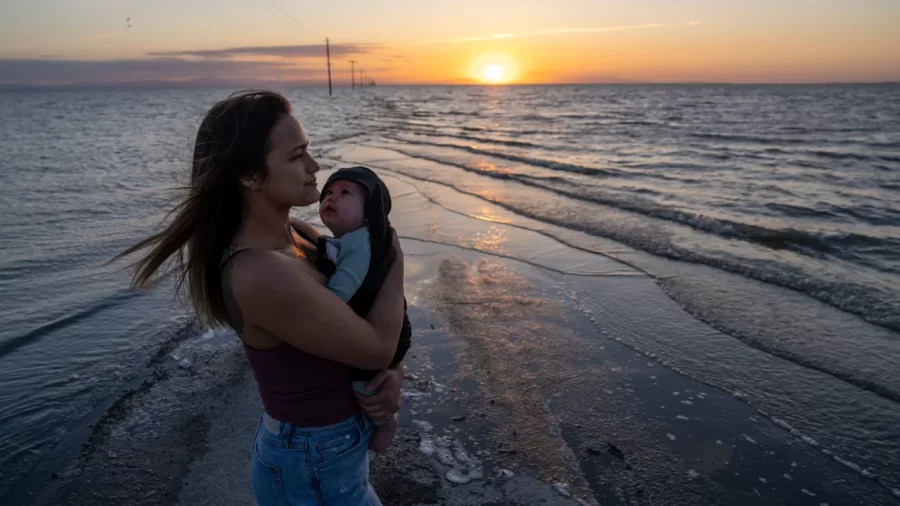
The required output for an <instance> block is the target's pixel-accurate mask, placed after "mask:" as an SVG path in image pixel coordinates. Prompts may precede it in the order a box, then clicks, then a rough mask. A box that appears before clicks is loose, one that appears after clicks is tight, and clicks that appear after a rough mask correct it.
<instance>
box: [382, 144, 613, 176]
mask: <svg viewBox="0 0 900 506" xmlns="http://www.w3.org/2000/svg"><path fill="white" fill-rule="evenodd" d="M385 138H387V139H391V140H393V141H396V142H401V143H404V144H413V145H419V146H435V147H441V148H454V149H459V150H462V151H468V152H469V153H473V154H478V155H485V156H490V157H492V158H500V159H503V160H508V161H511V162H519V163H524V164H527V165H534V166H538V167H543V168H546V169H551V170H559V171H564V172H571V173H573V174H584V175H589V176H598V175H599V176H612V175H615V173H614V172H613V171H611V170H608V169H601V168H598V167H585V166H583V165H574V164H571V163H563V162H555V161H552V160H541V159H537V158H530V157H527V156H518V155H511V154H508V153H500V152H496V151H488V150H485V149H478V148H476V147H472V146H454V145H448V144H441V143H439V142H428V141H414V140H409V139H402V138H397V137H385ZM410 156H418V155H410ZM419 158H421V157H419ZM435 161H437V160H435ZM439 163H444V162H442V161H441V162H439Z"/></svg>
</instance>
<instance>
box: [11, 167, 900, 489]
mask: <svg viewBox="0 0 900 506" xmlns="http://www.w3.org/2000/svg"><path fill="white" fill-rule="evenodd" d="M386 179H387V181H388V184H389V186H391V188H392V193H393V194H394V200H395V203H396V204H395V206H396V208H398V209H400V208H402V209H404V213H403V214H400V215H398V216H396V217H394V221H395V225H396V226H397V228H398V230H400V231H401V233H403V235H404V236H405V237H406V238H405V239H404V240H403V247H404V252H405V254H406V256H407V258H408V260H407V273H406V274H407V289H408V293H407V299H408V301H409V303H410V318H411V319H412V320H413V322H412V323H413V327H414V332H415V334H414V338H413V339H414V340H413V348H412V350H411V351H410V353H409V355H408V358H407V371H408V379H407V381H406V384H405V391H404V398H405V402H404V406H403V408H402V411H401V418H400V423H401V428H400V431H399V433H398V437H397V440H396V442H395V448H394V449H393V450H392V452H391V453H389V454H388V455H386V456H378V457H377V458H374V459H373V461H372V474H371V479H372V482H373V484H374V486H375V487H376V490H377V491H378V492H379V495H380V496H381V497H382V500H384V501H385V502H386V504H409V505H418V504H423V505H425V504H485V505H488V504H522V505H529V504H578V501H579V500H580V501H584V502H586V503H588V504H594V503H599V504H661V503H662V504H725V503H727V504H811V505H814V506H816V505H821V504H828V505H829V506H835V505H838V504H857V503H859V502H860V501H861V500H864V501H865V502H866V503H867V504H894V503H895V502H896V500H897V497H900V492H893V493H892V492H891V491H890V490H888V489H887V488H886V487H885V486H883V485H881V484H879V483H878V482H877V481H875V480H873V479H869V478H866V477H865V476H864V475H863V474H864V473H861V472H855V471H852V470H851V469H849V468H848V467H846V465H845V464H844V463H842V462H840V461H839V460H837V459H838V456H831V455H829V454H828V453H826V452H827V451H828V450H827V449H826V450H823V448H821V447H818V446H815V445H810V444H806V443H804V442H803V441H802V440H801V438H800V437H799V436H795V435H793V434H792V433H791V430H790V429H789V428H788V427H790V425H787V422H784V421H783V420H781V419H778V418H776V419H769V418H768V415H767V416H763V415H761V414H760V411H761V410H762V409H763V407H761V406H758V405H750V404H748V403H747V396H746V394H744V393H741V392H739V389H732V388H730V387H729V385H727V384H726V385H719V386H716V387H712V386H710V383H709V382H707V381H703V378H697V377H695V376H693V374H692V372H693V371H692V370H691V369H690V366H691V364H692V363H693V362H697V361H700V362H703V361H704V360H705V359H704V358H703V356H702V355H701V354H700V352H702V351H704V350H706V349H707V348H709V349H721V350H725V351H726V352H727V353H724V354H723V355H721V356H722V357H723V359H727V360H726V362H727V361H728V360H732V357H734V356H744V355H746V356H747V357H749V358H747V359H746V360H748V361H749V362H750V363H753V364H754V368H753V369H750V370H746V371H741V370H739V369H727V368H725V369H723V371H724V372H725V373H728V374H734V375H736V376H740V375H741V374H746V375H758V374H766V375H771V376H772V377H773V385H776V386H777V385H779V383H778V378H779V377H780V376H779V374H782V373H783V371H784V370H787V371H796V370H800V368H799V367H798V366H795V365H790V364H788V363H784V362H783V361H781V360H780V359H777V358H774V357H770V356H767V355H764V354H763V353H761V352H759V351H758V350H755V349H753V348H750V347H749V346H747V345H745V344H743V343H740V342H739V341H737V340H735V339H734V338H731V337H730V336H727V335H725V334H722V333H721V332H719V331H716V330H715V329H713V328H712V327H710V326H709V325H707V324H705V323H702V322H700V321H699V320H696V319H695V318H694V317H693V316H690V315H689V314H687V313H686V312H685V311H684V310H683V308H681V307H680V306H679V305H678V304H677V303H675V302H674V301H673V300H672V299H670V298H669V297H668V296H666V295H665V293H664V292H663V290H662V289H661V287H660V286H659V284H658V283H659V282H660V281H661V280H656V279H652V278H651V277H648V276H647V275H646V274H644V273H641V272H639V271H637V270H635V269H633V268H631V267H629V266H627V265H625V264H623V263H620V262H618V261H616V260H614V259H613V258H611V257H609V256H602V255H598V254H595V253H591V252H590V251H589V250H587V249H586V248H585V249H574V248H571V247H569V246H567V245H565V244H564V243H562V242H560V241H557V240H555V239H553V238H550V237H549V236H546V235H542V234H541V232H540V231H534V230H528V229H522V228H515V226H516V224H512V225H513V226H506V225H505V224H504V222H503V220H504V216H503V215H502V214H499V213H498V212H497V211H496V210H495V209H494V208H491V207H490V206H479V207H474V206H473V204H471V201H467V200H466V199H467V198H468V197H464V196H459V195H453V194H448V195H443V196H441V197H442V198H449V199H457V200H458V202H457V203H458V204H459V205H462V206H469V207H470V208H471V209H473V211H475V212H477V213H479V214H480V215H481V217H482V218H481V219H476V218H473V217H470V216H468V215H466V214H463V213H459V214H453V212H451V211H448V210H445V209H444V208H442V207H438V204H436V203H435V202H430V201H429V199H428V197H429V195H431V194H429V195H424V194H423V193H422V192H421V190H419V189H416V188H413V187H411V186H410V185H409V184H407V183H405V182H404V181H403V180H402V179H400V178H397V177H394V176H390V177H387V178H386ZM429 191H431V190H429ZM431 196H433V195H431ZM491 217H493V218H495V220H491V221H489V220H488V218H491ZM662 281H665V280H662ZM660 336H662V337H664V339H662V340H659V337H660ZM678 346H683V347H681V348H679V347H678ZM151 365H152V366H153V367H151V371H150V372H149V374H150V375H151V376H152V377H153V380H154V381H153V382H151V383H150V384H148V386H147V388H143V389H139V391H138V392H136V393H135V394H134V395H132V396H129V397H128V398H126V399H121V400H119V401H117V402H116V403H115V405H116V406H117V412H116V413H109V412H108V413H107V414H106V415H104V417H103V420H104V421H106V422H109V423H104V422H101V423H100V424H99V427H95V428H94V431H95V432H97V431H101V432H102V434H103V437H100V438H98V439H97V440H96V441H95V444H93V446H92V447H91V448H90V450H89V451H87V452H83V453H81V454H80V457H79V459H78V460H77V461H76V462H75V463H74V465H73V466H72V467H67V468H62V469H57V470H55V471H54V472H55V473H56V478H55V479H53V478H51V477H50V476H49V475H48V476H37V477H36V478H35V479H34V480H32V483H35V484H40V483H42V482H43V483H44V484H45V485H47V486H40V487H38V486H36V487H35V488H34V490H40V491H41V492H42V493H43V495H39V496H34V497H32V496H25V495H19V496H14V497H11V499H16V498H19V499H22V500H23V501H27V503H31V504H56V503H59V502H65V503H66V504H73V505H106V504H121V503H123V501H127V502H128V503H129V504H147V505H149V504H185V505H189V504H205V503H215V504H223V505H229V504H235V505H237V504H252V494H251V491H250V487H249V463H250V451H251V450H250V448H251V443H252V440H253V436H254V433H255V429H256V425H257V423H258V419H259V415H260V413H261V406H260V404H259V400H258V394H257V392H256V388H255V384H254V382H253V378H252V374H251V373H250V371H249V368H248V367H247V364H246V362H245V360H244V357H243V355H242V354H241V352H240V348H239V346H238V342H237V340H236V339H235V337H234V336H233V334H230V333H206V334H203V335H202V336H200V337H199V338H197V339H192V340H187V341H185V342H181V343H176V344H175V345H174V346H173V347H172V348H171V349H167V350H165V352H164V353H163V354H162V356H160V360H159V361H158V363H155V364H151ZM700 366H701V367H702V368H704V369H710V370H712V369H715V368H717V367H721V366H722V365H721V364H717V363H706V362H703V363H701V364H700ZM792 374H795V373H792ZM818 378H820V376H818V375H816V374H815V373H809V379H808V380H804V381H809V382H815V381H818ZM787 386H788V385H782V386H781V388H787ZM800 386H803V383H802V382H801V385H800ZM750 394H752V395H757V396H758V395H762V394H764V392H750ZM460 417H464V418H460ZM776 420H778V421H781V422H782V423H783V424H779V423H778V422H777V421H776ZM785 425H787V427H786V426H785ZM104 427H105V428H104ZM851 464H852V463H851ZM861 471H865V469H861ZM48 474H49V473H48ZM129 484H130V485H133V486H129ZM20 502H22V501H20Z"/></svg>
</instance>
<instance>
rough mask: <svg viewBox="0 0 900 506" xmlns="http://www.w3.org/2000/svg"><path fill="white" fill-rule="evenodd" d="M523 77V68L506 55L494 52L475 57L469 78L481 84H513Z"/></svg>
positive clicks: (471, 63) (470, 64) (471, 61)
mask: <svg viewBox="0 0 900 506" xmlns="http://www.w3.org/2000/svg"><path fill="white" fill-rule="evenodd" d="M521 76H522V66H521V65H520V64H519V62H517V61H516V60H515V59H514V58H512V57H511V56H510V55H508V54H506V53H502V52H499V51H492V52H488V53H481V54H479V55H475V56H473V58H472V60H470V62H469V78H470V79H471V80H472V81H474V82H477V83H481V84H511V83H516V82H518V81H519V79H520V78H521Z"/></svg>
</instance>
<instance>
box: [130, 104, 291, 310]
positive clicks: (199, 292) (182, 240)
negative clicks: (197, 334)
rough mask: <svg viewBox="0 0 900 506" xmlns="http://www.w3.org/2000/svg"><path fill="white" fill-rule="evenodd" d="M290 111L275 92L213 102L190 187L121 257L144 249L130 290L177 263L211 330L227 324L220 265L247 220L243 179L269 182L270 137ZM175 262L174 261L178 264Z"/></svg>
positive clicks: (180, 281)
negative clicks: (161, 223) (160, 225)
mask: <svg viewBox="0 0 900 506" xmlns="http://www.w3.org/2000/svg"><path fill="white" fill-rule="evenodd" d="M290 111H291V106H290V104H289V103H288V101H287V99H285V98H284V97H283V96H282V95H280V94H279V93H276V92H272V91H258V90H251V91H242V92H237V93H234V94H232V95H231V96H230V97H228V98H226V99H225V100H222V101H221V102H219V103H217V104H216V105H214V106H213V107H212V108H211V109H210V110H209V111H208V112H207V113H206V115H205V116H204V118H203V122H202V123H201V124H200V128H199V130H198V131H197V140H196V142H195V143H194V156H193V161H192V164H191V183H190V185H189V186H188V187H187V188H186V189H185V194H184V195H183V196H182V197H181V198H180V199H179V202H178V204H177V205H176V206H175V207H174V209H172V210H171V211H170V212H169V213H168V215H167V217H166V219H167V220H169V218H171V219H170V220H169V222H168V225H167V226H166V227H165V228H164V229H163V230H161V231H160V232H157V233H155V234H153V235H151V236H150V237H148V238H146V239H144V240H142V241H140V242H138V243H137V244H135V245H133V246H131V247H130V248H128V249H127V250H125V252H123V253H122V254H120V255H119V256H117V257H116V259H119V258H122V257H124V256H127V255H130V254H133V253H136V252H138V251H143V250H146V252H145V253H144V255H143V257H142V258H140V259H139V260H138V261H137V262H135V263H134V264H133V265H132V266H131V267H132V269H133V272H134V276H133V278H132V282H131V284H132V287H134V288H140V287H149V286H151V285H152V284H153V283H154V281H156V279H157V278H158V277H159V275H160V271H161V270H162V269H163V266H165V265H166V264H167V263H168V262H170V261H174V264H175V265H174V267H175V274H176V275H178V283H177V289H178V290H179V291H180V292H181V291H184V290H185V282H187V290H186V291H187V294H188V296H189V299H190V301H191V303H192V304H193V306H194V310H195V311H196V312H197V315H198V316H199V317H200V319H201V320H203V321H204V322H206V323H208V324H211V325H228V324H229V323H230V322H229V317H228V312H227V310H226V309H225V301H224V298H223V293H222V276H221V262H222V257H223V255H224V254H225V251H226V250H227V249H228V247H229V246H230V245H231V243H232V241H233V240H234V236H235V234H236V233H237V231H238V227H239V226H240V222H241V217H242V215H243V202H242V198H241V180H242V179H251V180H253V179H264V178H265V177H266V173H267V171H266V155H267V153H268V151H269V145H268V139H269V134H270V132H271V131H272V128H273V127H274V126H275V124H276V123H277V121H278V119H279V118H280V117H281V116H282V115H284V114H289V113H290ZM173 257H174V259H173Z"/></svg>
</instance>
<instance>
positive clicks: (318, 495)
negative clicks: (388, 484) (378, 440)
mask: <svg viewBox="0 0 900 506" xmlns="http://www.w3.org/2000/svg"><path fill="white" fill-rule="evenodd" d="M374 431H375V426H374V425H373V424H372V421H371V420H370V419H369V417H368V416H366V415H364V414H362V413H360V414H358V415H355V416H352V417H350V418H348V419H346V420H344V421H342V422H338V423H336V424H334V425H328V426H325V427H297V426H294V425H291V424H289V423H284V422H279V421H277V420H275V419H274V418H272V417H270V416H269V415H268V414H266V413H264V414H263V417H262V420H260V423H259V427H258V428H257V430H256V441H255V442H254V443H253V466H252V472H251V481H252V483H253V495H254V496H256V502H257V503H258V504H259V506H270V505H292V506H306V505H317V506H318V505H321V506H381V501H379V500H378V496H376V495H375V491H374V490H373V489H372V485H370V484H369V453H368V452H369V440H370V439H371V438H372V433H373V432H374Z"/></svg>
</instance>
